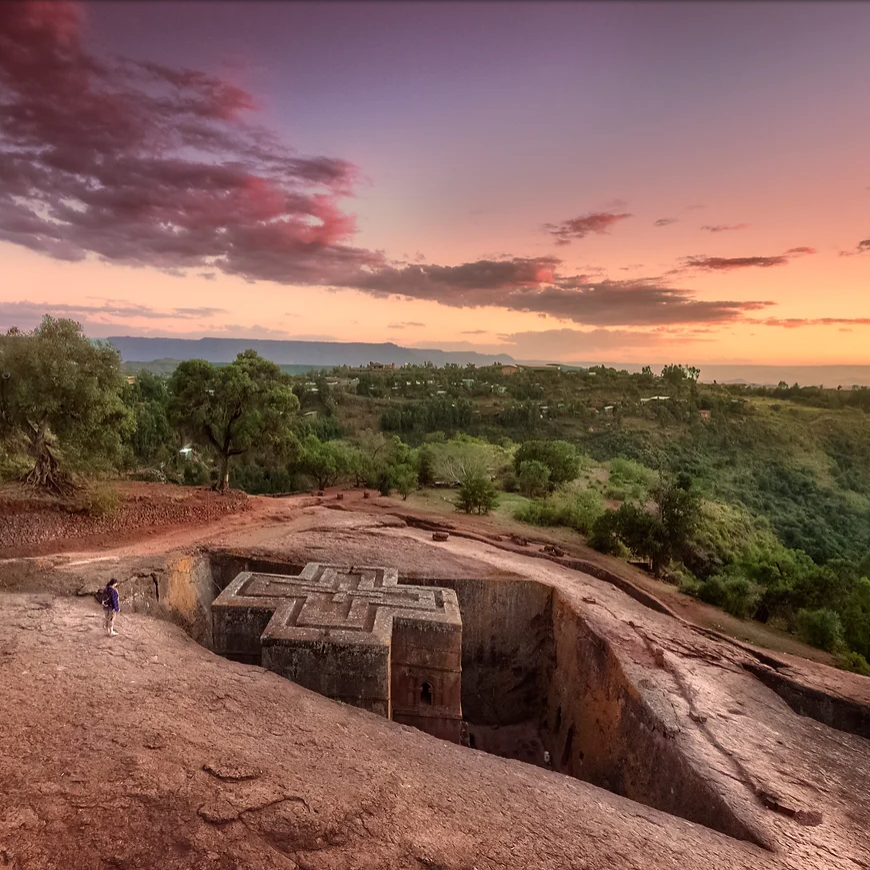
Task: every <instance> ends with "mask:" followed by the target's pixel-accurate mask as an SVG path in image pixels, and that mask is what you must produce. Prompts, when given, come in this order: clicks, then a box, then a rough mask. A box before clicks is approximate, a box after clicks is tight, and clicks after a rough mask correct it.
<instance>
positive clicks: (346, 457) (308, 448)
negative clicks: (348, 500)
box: [298, 435, 355, 489]
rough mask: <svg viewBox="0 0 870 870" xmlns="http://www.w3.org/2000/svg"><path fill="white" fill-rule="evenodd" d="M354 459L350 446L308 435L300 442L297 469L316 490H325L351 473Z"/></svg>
mask: <svg viewBox="0 0 870 870" xmlns="http://www.w3.org/2000/svg"><path fill="white" fill-rule="evenodd" d="M354 459H355V455H354V452H353V450H352V448H351V447H350V445H348V444H346V443H344V442H342V441H320V440H319V439H318V438H317V436H316V435H309V436H308V437H306V439H305V440H304V441H303V442H302V449H301V451H300V454H299V460H298V468H299V470H300V471H301V472H302V473H303V474H307V475H308V476H309V477H311V478H312V479H313V480H314V483H315V484H316V485H317V488H318V489H326V488H327V487H330V486H335V484H336V483H338V481H339V480H341V479H342V478H343V477H346V476H347V475H349V474H351V473H352V472H353V469H354Z"/></svg>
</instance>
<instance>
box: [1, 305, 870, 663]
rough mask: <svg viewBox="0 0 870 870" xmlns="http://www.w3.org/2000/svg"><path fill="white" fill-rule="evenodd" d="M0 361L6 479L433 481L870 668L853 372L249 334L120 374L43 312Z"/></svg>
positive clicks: (12, 337)
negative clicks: (296, 359)
mask: <svg viewBox="0 0 870 870" xmlns="http://www.w3.org/2000/svg"><path fill="white" fill-rule="evenodd" d="M0 375H2V379H0V472H2V474H3V475H4V476H5V477H7V478H9V477H23V478H25V479H26V480H28V481H29V483H30V484H31V485H34V486H44V487H48V488H50V489H53V490H54V491H58V490H61V489H63V486H64V484H63V481H68V480H72V478H73V477H74V476H75V475H82V474H84V475H88V474H90V475H93V474H95V473H100V472H105V471H110V470H114V472H115V473H125V474H130V475H133V476H136V477H139V478H143V479H154V480H169V481H174V482H176V483H178V484H195V485H203V484H205V483H209V482H210V483H211V484H212V485H213V486H215V487H216V488H222V487H225V486H228V485H231V486H234V487H239V488H242V489H244V490H246V491H248V492H251V493H279V492H295V491H301V490H304V489H309V488H312V487H316V488H318V489H322V488H325V487H327V486H331V485H334V484H337V483H344V484H348V485H354V486H359V487H367V488H370V489H376V490H378V491H380V492H382V493H385V494H387V493H390V492H393V491H397V492H398V493H399V494H400V495H401V496H402V497H407V496H408V495H409V494H410V493H411V492H413V491H414V490H415V489H416V488H417V487H433V486H440V487H445V488H448V489H451V490H454V491H455V493H456V495H455V499H456V504H457V508H458V509H460V510H465V511H468V512H475V513H487V512H489V511H491V510H493V509H494V508H496V506H497V505H498V502H499V497H500V496H501V498H502V503H503V505H504V504H508V506H509V507H508V510H509V511H510V512H513V514H514V516H515V518H516V519H518V520H520V521H522V522H526V523H529V524H533V525H539V526H564V527H566V528H568V529H572V530H574V531H575V532H577V533H578V534H580V535H583V536H584V537H585V538H586V539H587V541H588V542H589V543H590V544H591V545H593V546H595V547H597V548H599V549H601V550H602V551H605V552H608V553H613V554H616V555H620V556H623V557H626V558H632V559H634V560H639V561H645V562H646V564H647V565H648V567H649V569H650V570H651V571H652V572H654V573H655V574H657V575H659V576H661V577H663V578H664V579H666V580H669V581H671V582H674V583H678V584H679V585H680V588H681V589H683V591H685V592H687V593H688V594H691V595H695V596H697V597H698V598H700V599H701V600H703V601H706V602H709V603H711V604H714V605H716V606H718V607H722V608H724V609H726V610H727V611H729V612H730V613H732V614H734V615H736V616H739V617H743V618H752V619H757V620H760V621H762V622H765V623H768V624H771V625H776V626H779V627H782V628H786V629H789V630H791V631H794V632H796V633H797V634H799V635H800V636H801V637H802V638H804V639H805V640H806V641H808V642H809V643H813V644H815V645H817V646H819V647H821V648H824V649H829V650H831V651H832V652H834V653H836V654H837V655H838V656H839V661H840V663H841V664H842V665H843V666H846V667H849V668H851V669H853V670H863V669H866V668H867V663H866V659H867V658H870V579H868V577H870V389H866V388H856V389H851V390H824V389H821V388H819V387H799V386H797V385H793V386H788V385H787V384H779V385H778V386H777V387H775V388H768V389H765V388H760V387H745V386H733V385H718V384H702V383H700V382H699V380H698V375H699V372H698V370H697V369H694V368H686V367H683V366H680V365H670V366H666V367H665V369H663V370H662V372H661V373H659V374H655V373H653V372H652V371H651V370H650V369H649V368H646V369H644V370H643V371H642V372H641V373H639V374H629V373H628V372H624V371H617V370H615V369H612V368H605V367H602V366H599V367H593V368H590V369H571V370H563V371H560V370H559V369H558V368H557V367H535V368H531V369H523V368H520V369H519V370H517V369H516V368H513V367H510V368H507V369H504V370H503V369H502V367H501V366H489V367H484V368H475V367H473V366H466V367H460V366H455V365H448V366H445V367H443V368H435V367H434V366H431V365H420V366H404V367H401V368H396V369H375V368H366V369H362V370H351V369H348V368H339V369H334V370H332V371H328V372H327V371H321V372H309V373H307V374H298V375H293V374H289V373H287V372H286V371H281V369H280V367H278V366H275V365H273V364H272V363H269V362H267V361H266V360H263V359H262V358H261V357H259V356H258V355H257V354H256V353H254V352H253V351H247V352H245V353H243V354H240V355H239V357H238V358H237V359H236V360H235V361H234V362H232V363H230V364H225V365H219V366H218V365H212V364H210V363H208V362H205V361H203V360H193V361H188V362H185V363H181V364H179V365H178V366H177V367H176V368H175V369H174V370H173V371H172V372H171V373H169V372H168V371H167V373H166V374H153V373H149V372H147V371H141V372H139V374H138V375H137V376H136V377H135V379H128V378H126V377H124V375H123V372H122V369H121V364H120V360H119V359H118V356H117V353H116V352H115V351H114V350H113V349H112V348H110V347H108V346H106V345H103V344H101V343H99V342H91V341H88V340H87V339H86V338H84V336H83V335H82V333H81V329H80V328H79V327H78V325H77V324H74V323H72V322H70V321H63V320H53V319H51V318H46V320H45V321H44V323H43V324H42V325H41V326H40V327H39V328H38V329H37V330H35V331H34V332H33V333H20V332H18V331H16V330H12V331H10V332H9V333H7V334H6V335H4V336H0ZM511 493H518V495H507V494H511ZM504 509H505V508H504V507H502V508H501V510H504Z"/></svg>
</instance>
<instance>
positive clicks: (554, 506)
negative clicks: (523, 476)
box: [514, 489, 604, 535]
mask: <svg viewBox="0 0 870 870" xmlns="http://www.w3.org/2000/svg"><path fill="white" fill-rule="evenodd" d="M602 513H604V500H603V499H602V498H601V494H600V493H598V492H596V491H594V490H589V489H585V490H581V491H579V492H571V491H567V492H558V493H555V494H554V495H551V496H549V497H548V498H545V499H540V500H538V501H532V502H529V503H528V504H527V505H524V506H523V507H520V508H518V509H517V510H516V511H515V512H514V519H516V520H519V521H520V522H523V523H529V524H531V525H533V526H566V527H567V528H569V529H574V531H575V532H579V533H580V534H581V535H588V534H589V533H590V532H591V531H592V529H593V526H594V524H595V521H596V520H597V519H598V517H599V516H601V514H602Z"/></svg>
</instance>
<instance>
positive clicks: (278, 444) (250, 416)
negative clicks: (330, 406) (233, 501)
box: [169, 350, 299, 491]
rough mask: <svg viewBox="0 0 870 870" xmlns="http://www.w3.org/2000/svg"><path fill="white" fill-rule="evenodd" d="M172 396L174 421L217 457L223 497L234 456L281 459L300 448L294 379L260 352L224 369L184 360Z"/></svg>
mask: <svg viewBox="0 0 870 870" xmlns="http://www.w3.org/2000/svg"><path fill="white" fill-rule="evenodd" d="M169 390H170V393H171V396H172V398H171V400H170V417H171V419H172V421H173V422H174V424H175V425H176V426H177V427H178V428H179V429H180V430H181V431H182V432H183V433H184V434H185V435H186V436H187V437H189V438H190V439H191V441H193V442H194V443H196V444H197V445H198V446H200V447H203V448H205V449H206V450H208V451H210V452H212V453H213V454H214V455H215V458H216V460H217V463H218V480H217V483H216V488H217V489H219V490H221V491H223V490H226V489H227V488H228V487H229V484H230V476H229V475H230V472H229V468H230V459H231V458H232V457H233V456H240V455H241V454H243V453H246V452H247V451H248V450H250V449H251V448H252V447H254V446H256V447H257V448H258V449H265V450H269V451H271V452H272V453H273V454H274V455H276V456H280V455H282V454H286V453H288V452H289V451H291V450H292V448H293V447H294V446H295V445H297V444H298V440H297V438H296V435H295V433H294V423H295V421H296V416H297V413H298V411H299V400H298V399H297V398H296V396H295V395H294V394H293V389H292V379H291V378H290V377H289V376H287V375H285V374H283V373H282V372H281V369H280V368H279V367H278V366H277V365H275V363H273V362H269V360H266V359H263V358H262V357H261V356H259V354H257V353H256V351H253V350H246V351H244V352H242V353H240V354H239V355H238V356H237V357H236V358H235V360H234V361H233V362H231V363H229V364H228V365H224V366H216V365H213V364H212V363H210V362H206V360H202V359H193V360H186V361H184V362H182V363H180V364H179V366H178V368H176V370H175V371H174V372H173V374H172V378H171V379H170V382H169Z"/></svg>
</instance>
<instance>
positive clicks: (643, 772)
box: [130, 551, 766, 846]
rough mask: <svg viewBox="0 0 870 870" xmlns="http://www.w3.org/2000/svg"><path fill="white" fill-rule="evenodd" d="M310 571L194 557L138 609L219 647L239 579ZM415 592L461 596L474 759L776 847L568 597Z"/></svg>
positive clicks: (493, 588) (457, 584) (459, 587)
mask: <svg viewBox="0 0 870 870" xmlns="http://www.w3.org/2000/svg"><path fill="white" fill-rule="evenodd" d="M302 567H303V566H302V565H299V564H296V563H288V562H282V561H279V560H275V559H267V558H261V557H254V556H246V555H241V554H238V553H231V552H226V551H212V552H201V553H199V554H197V555H193V556H185V557H183V558H181V559H178V560H177V561H175V562H173V563H172V564H171V565H170V566H169V567H168V569H167V570H166V571H165V572H162V573H160V574H152V575H148V576H144V577H142V578H141V579H140V581H139V583H138V586H137V590H136V592H137V593H138V594H136V596H135V597H136V598H138V599H139V602H138V606H137V608H136V609H143V610H155V609H156V610H157V611H158V612H160V613H161V614H162V615H164V616H168V617H169V618H170V619H171V620H172V621H174V622H176V623H178V624H179V625H181V626H182V627H183V628H184V629H185V630H186V631H187V632H188V634H189V635H190V636H191V637H192V638H193V639H194V640H196V641H197V642H198V643H200V644H202V645H203V646H205V647H207V648H209V649H211V648H212V637H211V609H210V608H211V603H212V601H214V599H215V598H216V597H217V595H218V594H219V593H220V592H221V591H222V590H223V589H224V588H225V587H226V586H227V585H228V584H229V583H230V581H231V580H232V579H233V578H235V577H236V576H237V575H238V574H239V572H241V571H258V572H263V573H271V574H284V575H297V574H298V573H299V572H300V570H301V569H302ZM408 582H411V583H414V584H416V585H431V586H440V587H446V588H449V589H453V590H454V591H455V592H456V594H457V597H458V599H459V606H460V610H461V614H462V623H463V628H462V710H463V716H464V719H465V721H466V722H467V723H468V726H469V738H470V741H471V745H472V747H473V748H474V749H477V750H481V751H484V752H489V753H492V754H495V755H498V756H501V757H504V758H510V759H515V760H518V761H522V762H525V763H529V764H535V765H537V766H540V767H550V768H551V769H553V770H555V771H557V772H559V773H562V774H565V775H567V776H572V777H575V778H577V779H581V780H585V781H587V782H590V783H592V784H594V785H597V786H600V787H602V788H606V789H608V790H610V791H612V792H614V793H616V794H619V795H622V796H624V797H627V798H630V799H632V800H635V801H637V802H639V803H642V804H646V805H647V806H651V807H654V808H656V809H659V810H662V811H664V812H667V813H670V814H672V815H676V816H680V817H682V818H684V819H688V820H689V821H693V822H696V823H698V824H702V825H704V826H706V827H709V828H712V829H715V830H717V831H720V832H721V833H724V834H727V835H729V836H732V837H735V838H738V839H742V840H748V841H751V842H753V843H756V844H757V845H762V846H766V843H764V841H763V840H762V839H761V838H760V837H759V835H758V834H757V833H756V832H755V831H754V830H753V829H752V828H751V827H750V826H749V825H748V824H746V823H745V822H744V821H742V820H741V819H740V818H739V816H738V815H737V814H736V813H735V812H734V811H733V809H732V808H731V807H730V806H729V805H728V803H727V802H726V801H725V800H724V798H723V797H722V795H721V794H719V793H718V792H717V791H716V790H715V789H714V788H713V787H712V785H711V784H710V782H709V781H708V780H707V779H706V778H705V776H704V774H703V772H702V771H699V770H698V769H696V768H695V767H694V766H693V765H692V764H691V763H690V762H689V760H688V759H687V758H686V757H685V756H684V755H683V754H682V752H681V751H680V749H679V747H678V746H677V744H676V742H675V741H674V740H673V739H671V737H670V736H669V735H668V734H667V733H666V729H665V728H664V726H663V724H662V723H661V722H660V721H659V720H658V718H657V716H656V715H655V714H654V713H653V711H652V710H651V709H650V708H649V706H648V705H647V704H646V703H645V701H644V700H643V698H642V696H641V695H640V693H639V692H638V691H637V689H636V688H635V687H634V686H633V685H632V684H631V682H630V680H629V679H628V678H627V676H626V674H625V672H624V670H623V668H622V665H621V664H620V661H619V659H618V657H617V656H616V654H615V653H614V652H613V650H612V649H611V646H610V644H609V643H608V642H607V641H606V640H605V639H604V638H602V637H601V636H600V635H598V634H597V633H596V632H595V631H594V630H593V629H592V628H591V627H590V626H589V625H588V623H587V622H586V621H585V620H584V619H583V618H582V617H581V616H580V615H579V614H578V613H576V612H575V611H574V610H573V609H572V608H571V606H570V605H569V604H568V603H567V601H566V600H565V599H564V598H563V596H562V595H561V594H560V593H559V592H558V591H557V590H554V589H553V588H551V587H549V586H545V585H543V584H541V583H537V582H535V581H531V580H480V579H471V578H461V579H458V578H432V577H429V578H420V577H414V578H413V580H411V579H410V578H409V579H408ZM130 591H131V592H133V590H130ZM144 599H150V601H145V600H144ZM158 599H159V601H158ZM545 753H548V758H549V763H547V762H546V761H545V759H546V758H547V756H546V755H545Z"/></svg>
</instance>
